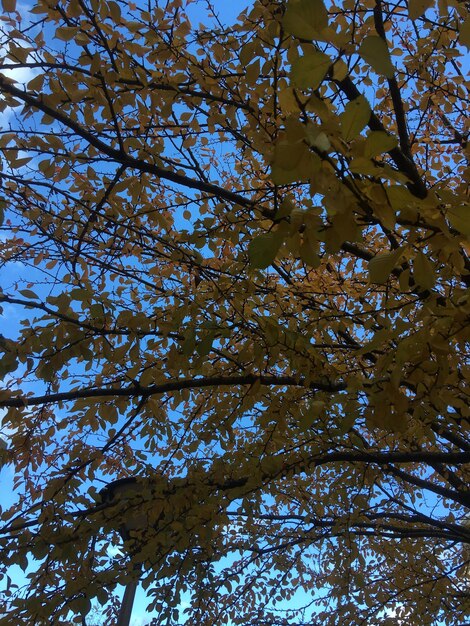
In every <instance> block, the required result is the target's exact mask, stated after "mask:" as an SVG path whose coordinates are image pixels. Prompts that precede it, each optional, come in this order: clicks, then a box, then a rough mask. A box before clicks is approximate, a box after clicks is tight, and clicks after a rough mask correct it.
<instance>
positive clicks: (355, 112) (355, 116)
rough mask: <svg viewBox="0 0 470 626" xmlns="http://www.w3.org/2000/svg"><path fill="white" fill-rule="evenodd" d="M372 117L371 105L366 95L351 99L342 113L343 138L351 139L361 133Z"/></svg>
mask: <svg viewBox="0 0 470 626" xmlns="http://www.w3.org/2000/svg"><path fill="white" fill-rule="evenodd" d="M369 118H370V106H369V103H368V102H367V100H366V98H364V96H359V97H358V98H356V99H355V100H351V102H348V104H347V105H346V107H345V109H344V112H343V113H342V114H341V115H340V123H341V134H342V136H343V139H345V140H346V141H351V139H354V138H355V137H357V136H358V135H359V133H360V132H361V130H362V129H363V128H364V127H365V126H366V124H367V122H368V121H369Z"/></svg>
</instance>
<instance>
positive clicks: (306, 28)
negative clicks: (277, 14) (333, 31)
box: [282, 0, 328, 39]
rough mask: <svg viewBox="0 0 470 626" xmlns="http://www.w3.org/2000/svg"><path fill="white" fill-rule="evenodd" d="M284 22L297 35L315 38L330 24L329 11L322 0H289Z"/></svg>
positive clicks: (304, 37) (291, 32)
mask: <svg viewBox="0 0 470 626" xmlns="http://www.w3.org/2000/svg"><path fill="white" fill-rule="evenodd" d="M282 24H283V26H284V28H285V29H286V31H287V32H288V33H290V34H291V35H294V36H295V37H299V38H300V39H315V38H316V37H317V36H318V35H319V34H320V33H321V31H322V30H323V29H325V28H326V27H327V26H328V12H327V10H326V8H325V5H324V4H323V2H322V0H289V2H288V4H287V9H286V12H285V14H284V18H283V20H282Z"/></svg>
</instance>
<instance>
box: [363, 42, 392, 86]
mask: <svg viewBox="0 0 470 626" xmlns="http://www.w3.org/2000/svg"><path fill="white" fill-rule="evenodd" d="M359 54H360V55H361V57H362V58H363V59H364V61H366V63H368V64H369V65H370V66H371V67H372V69H373V70H374V71H376V72H377V74H380V75H381V76H386V77H387V78H393V74H394V72H395V68H394V67H393V65H392V61H391V59H390V52H389V50H388V46H387V43H386V42H385V41H384V40H383V39H382V37H379V36H377V35H371V36H370V37H366V38H365V39H364V40H363V41H362V43H361V45H360V46H359Z"/></svg>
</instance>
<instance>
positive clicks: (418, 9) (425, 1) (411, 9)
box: [408, 0, 434, 20]
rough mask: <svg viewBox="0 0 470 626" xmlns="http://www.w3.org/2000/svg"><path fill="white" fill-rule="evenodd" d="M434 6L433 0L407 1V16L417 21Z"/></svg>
mask: <svg viewBox="0 0 470 626" xmlns="http://www.w3.org/2000/svg"><path fill="white" fill-rule="evenodd" d="M433 5H434V0H408V15H409V16H410V19H412V20H417V19H418V18H419V17H421V16H422V15H423V13H424V12H425V11H427V10H428V9H430V8H431V7H432V6H433Z"/></svg>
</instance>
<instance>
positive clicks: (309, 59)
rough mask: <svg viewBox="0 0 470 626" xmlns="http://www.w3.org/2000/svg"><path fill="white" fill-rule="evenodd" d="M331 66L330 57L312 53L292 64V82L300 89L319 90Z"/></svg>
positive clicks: (320, 53)
mask: <svg viewBox="0 0 470 626" xmlns="http://www.w3.org/2000/svg"><path fill="white" fill-rule="evenodd" d="M330 65H331V59H330V57H329V56H328V55H326V54H323V52H320V51H312V52H311V53H309V54H308V55H305V56H303V57H299V58H298V59H296V60H295V61H294V62H293V63H292V70H291V77H292V82H293V84H294V85H295V86H296V87H299V88H300V89H318V87H319V86H320V84H321V82H322V80H323V79H324V78H325V76H326V74H327V72H328V69H329V68H330Z"/></svg>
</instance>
